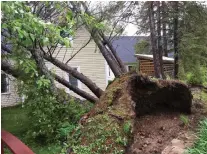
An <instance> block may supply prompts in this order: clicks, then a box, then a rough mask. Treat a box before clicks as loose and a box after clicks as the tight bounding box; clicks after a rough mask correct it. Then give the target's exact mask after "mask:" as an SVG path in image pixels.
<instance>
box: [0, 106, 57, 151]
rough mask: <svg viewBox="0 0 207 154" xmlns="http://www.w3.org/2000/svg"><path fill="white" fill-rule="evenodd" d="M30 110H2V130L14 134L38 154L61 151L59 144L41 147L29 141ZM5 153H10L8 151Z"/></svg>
mask: <svg viewBox="0 0 207 154" xmlns="http://www.w3.org/2000/svg"><path fill="white" fill-rule="evenodd" d="M28 112H29V110H28V109H27V108H24V107H21V106H15V107H7V108H2V109H1V122H2V125H1V128H2V129H4V130H6V131H8V132H10V133H12V134H13V135H15V136H16V137H17V138H19V139H20V140H21V141H22V142H23V143H25V144H26V145H27V146H28V147H29V148H31V149H32V150H33V151H34V152H35V153H36V154H56V153H58V151H60V150H61V146H60V144H59V143H53V144H48V145H40V144H38V143H36V142H35V141H34V140H31V139H28V138H27V136H26V133H27V131H28V130H29V129H30V125H31V122H32V121H30V120H29V118H28V115H27V114H28ZM5 153H9V152H8V150H6V151H5Z"/></svg>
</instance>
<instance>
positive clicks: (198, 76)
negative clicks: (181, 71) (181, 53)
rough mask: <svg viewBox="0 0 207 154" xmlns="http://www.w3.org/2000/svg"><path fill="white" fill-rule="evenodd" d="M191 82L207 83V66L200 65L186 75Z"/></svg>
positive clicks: (188, 81)
mask: <svg viewBox="0 0 207 154" xmlns="http://www.w3.org/2000/svg"><path fill="white" fill-rule="evenodd" d="M186 79H187V83H189V84H205V83H206V82H207V68H205V67H200V68H198V69H196V70H195V69H194V71H192V72H188V73H187V75H186Z"/></svg>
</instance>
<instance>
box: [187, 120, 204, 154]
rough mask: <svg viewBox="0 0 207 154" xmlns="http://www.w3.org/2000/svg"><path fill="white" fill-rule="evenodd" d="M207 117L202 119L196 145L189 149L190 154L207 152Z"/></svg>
mask: <svg viewBox="0 0 207 154" xmlns="http://www.w3.org/2000/svg"><path fill="white" fill-rule="evenodd" d="M206 149H207V119H204V120H203V121H201V124H200V128H199V132H198V139H197V141H196V142H195V145H194V146H193V147H192V148H191V149H189V153H190V154H207V151H206Z"/></svg>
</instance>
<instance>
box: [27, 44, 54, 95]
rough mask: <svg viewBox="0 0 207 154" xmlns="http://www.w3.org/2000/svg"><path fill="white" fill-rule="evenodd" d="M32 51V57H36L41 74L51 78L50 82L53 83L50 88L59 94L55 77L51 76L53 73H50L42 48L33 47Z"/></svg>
mask: <svg viewBox="0 0 207 154" xmlns="http://www.w3.org/2000/svg"><path fill="white" fill-rule="evenodd" d="M30 53H31V54H32V57H33V58H34V60H35V62H36V64H37V66H38V69H39V72H40V74H41V75H45V77H46V78H47V79H49V80H50V83H51V86H50V90H51V92H52V93H54V94H57V87H56V86H55V82H54V79H53V77H52V76H51V74H50V73H49V70H48V68H47V67H46V65H45V62H44V59H43V57H42V55H41V50H40V49H34V48H33V49H31V50H30Z"/></svg>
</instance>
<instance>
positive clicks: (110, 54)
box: [71, 2, 126, 77]
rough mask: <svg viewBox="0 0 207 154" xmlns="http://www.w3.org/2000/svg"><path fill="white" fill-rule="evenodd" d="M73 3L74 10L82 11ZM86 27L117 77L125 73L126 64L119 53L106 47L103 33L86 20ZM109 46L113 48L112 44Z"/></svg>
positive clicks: (84, 5)
mask: <svg viewBox="0 0 207 154" xmlns="http://www.w3.org/2000/svg"><path fill="white" fill-rule="evenodd" d="M71 4H72V5H73V8H74V10H76V12H78V13H82V11H81V9H80V6H78V7H77V5H75V4H74V3H73V2H71ZM81 4H82V6H83V8H84V11H85V13H86V14H88V15H89V16H91V13H90V12H89V11H88V7H87V5H86V4H85V2H81ZM82 19H83V21H85V19H84V18H82ZM85 27H86V29H87V30H88V31H89V33H90V34H91V36H92V38H93V40H94V42H95V43H96V45H97V46H98V48H99V50H100V52H101V53H102V55H103V56H104V58H105V60H106V61H107V63H108V65H109V67H110V68H111V70H112V72H113V73H114V75H115V77H119V76H121V75H122V74H123V73H125V72H126V68H124V66H123V65H124V64H123V63H122V62H121V60H120V59H117V55H116V53H115V52H114V50H111V51H109V50H108V49H107V48H106V46H105V43H104V42H105V41H104V40H103V39H104V38H102V37H101V34H102V33H101V32H100V31H99V30H98V29H97V28H95V27H91V25H89V24H87V22H85ZM105 39H106V37H105ZM108 47H109V48H111V46H110V45H109V46H108ZM111 49H112V48H111ZM120 66H121V67H120ZM124 69H125V70H124ZM123 70H124V72H123Z"/></svg>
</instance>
